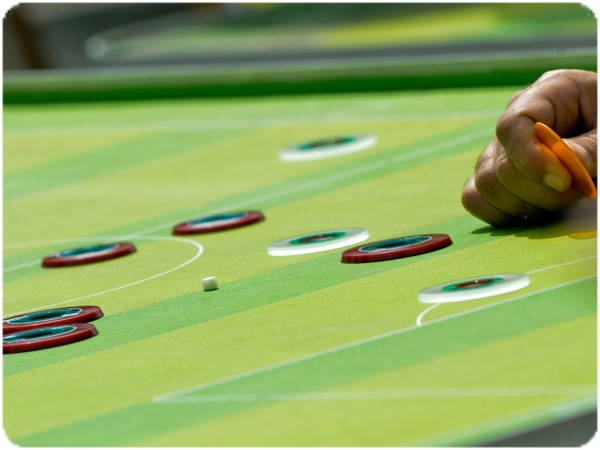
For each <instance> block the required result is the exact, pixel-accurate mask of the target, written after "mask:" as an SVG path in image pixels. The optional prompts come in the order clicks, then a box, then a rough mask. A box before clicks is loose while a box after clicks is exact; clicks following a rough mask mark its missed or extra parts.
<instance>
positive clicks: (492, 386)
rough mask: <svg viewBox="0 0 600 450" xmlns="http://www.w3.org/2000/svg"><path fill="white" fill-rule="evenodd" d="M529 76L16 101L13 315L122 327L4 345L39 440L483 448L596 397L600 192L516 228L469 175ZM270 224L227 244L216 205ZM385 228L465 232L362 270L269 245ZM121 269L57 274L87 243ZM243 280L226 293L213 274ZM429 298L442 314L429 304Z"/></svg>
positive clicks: (7, 282) (20, 439)
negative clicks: (330, 144) (363, 89)
mask: <svg viewBox="0 0 600 450" xmlns="http://www.w3.org/2000/svg"><path fill="white" fill-rule="evenodd" d="M518 88H519V87H511V88H481V89H462V90H461V89H455V90H437V91H423V92H418V91H415V92H400V93H381V94H377V93H370V94H345V95H321V96H302V97H271V98H246V99H221V100H207V99H197V100H173V101H169V100H164V101H145V102H138V103H136V102H114V103H87V104H85V103H81V104H63V105H55V104H45V105H35V106H28V105H6V106H5V109H4V305H3V315H4V317H9V316H11V315H15V314H17V313H21V312H29V311H33V310H39V309H44V308H48V307H58V306H82V305H98V306H100V307H101V308H102V309H103V311H104V313H105V317H104V318H102V319H100V320H98V321H96V322H94V323H95V324H96V326H97V328H98V331H99V335H98V336H96V337H94V338H92V339H89V340H86V341H83V342H80V343H76V344H72V345H67V346H63V347H58V348H54V349H47V350H41V351H35V352H29V353H20V354H12V355H5V356H4V427H5V431H6V433H7V435H8V437H9V438H10V439H11V440H13V441H14V442H15V443H17V444H19V445H22V446H242V445H257V446H273V445H275V446H355V445H358V446H377V445H391V446H414V445H425V446H438V445H471V444H478V443H481V442H485V441H487V440H491V439H496V438H499V437H502V436H507V435H510V434H513V433H517V432H520V431H523V430H527V429H530V428H532V427H536V426H540V425H544V424H548V423H552V422H554V421H556V420H560V419H565V418H570V417H574V416H577V415H579V414H582V413H586V412H589V411H591V410H593V409H594V408H595V407H596V376H597V373H596V353H597V352H596V296H597V293H596V273H597V267H596V254H597V252H596V239H595V238H588V239H581V236H579V238H577V237H578V236H577V235H575V236H573V234H574V233H581V232H589V231H592V230H595V229H596V222H595V213H596V212H595V205H594V204H593V203H591V202H587V201H584V202H583V203H581V204H580V206H579V207H578V208H577V210H576V211H575V212H574V213H573V215H572V216H571V217H570V218H569V219H568V220H567V221H565V222H562V223H559V224H556V225H552V226H547V227H541V228H535V229H511V230H494V229H492V228H489V227H486V226H485V224H484V223H482V222H480V221H478V220H477V219H475V218H473V217H471V216H469V215H468V214H467V213H466V212H465V211H464V210H463V208H462V206H461V204H460V193H461V190H462V186H463V183H464V182H465V180H466V179H467V178H468V177H469V175H470V174H471V172H472V169H473V164H474V161H475V159H476V157H477V155H478V154H479V153H480V152H481V150H482V148H483V147H484V145H485V144H486V143H487V142H489V140H490V139H491V137H492V135H493V132H494V126H495V123H496V121H497V119H498V117H499V115H500V114H501V113H502V111H503V109H504V107H505V105H506V102H507V101H508V99H509V98H510V96H511V95H512V94H513V93H514V91H515V90H517V89H518ZM348 133H373V134H375V135H376V136H377V138H378V143H377V145H376V146H375V147H373V148H371V149H368V150H365V151H362V152H359V153H355V154H352V155H348V156H341V157H336V158H331V159H324V160H319V161H313V162H303V163H284V162H281V161H279V160H278V157H277V155H278V152H279V150H280V149H282V148H284V147H287V146H289V145H294V144H298V143H301V142H305V141H310V140H314V139H320V138H327V137H335V136H338V135H345V134H348ZM246 209H258V210H261V211H263V212H264V214H265V216H266V221H264V222H261V223H258V224H254V225H251V226H248V227H245V228H240V229H236V230H230V231H225V232H219V233H214V234H207V235H198V236H187V237H174V236H172V235H171V233H170V230H171V227H172V226H173V225H175V224H176V223H178V222H181V221H183V220H187V219H192V218H194V217H198V216H200V215H203V214H208V213H220V212H229V211H239V210H246ZM350 227H363V228H366V229H368V230H369V233H370V236H371V238H370V240H372V241H377V240H382V239H387V238H394V237H400V236H408V235H413V234H417V233H446V234H449V235H450V236H451V237H452V239H453V241H454V244H453V245H452V246H450V247H448V248H445V249H443V250H440V251H437V252H434V253H430V254H426V255H421V256H416V257H411V258H406V259H401V260H395V261H386V262H381V263H371V264H341V263H340V254H341V250H331V251H327V252H323V253H315V254H310V255H302V256H291V257H272V256H269V255H267V252H266V248H267V246H268V244H270V243H272V242H275V241H277V240H280V239H283V238H287V237H290V236H295V235H299V234H304V233H311V232H318V231H321V230H331V229H336V228H350ZM115 240H126V241H131V242H134V243H135V244H136V246H137V248H138V252H137V253H135V254H133V255H128V256H125V257H122V258H119V259H115V260H112V261H106V262H101V263H96V264H90V265H85V266H78V267H68V268H59V269H44V268H42V267H41V266H40V261H41V258H43V257H44V256H46V255H49V254H51V253H54V252H57V251H60V250H65V249H69V248H73V247H77V246H80V245H93V244H99V243H104V242H111V241H115ZM513 272H516V273H526V274H528V275H529V276H530V278H531V285H530V286H529V287H527V288H525V289H522V290H520V291H517V292H513V293H509V294H503V295H500V296H496V297H489V298H486V299H483V300H473V301H468V302H459V303H452V304H442V305H439V306H437V307H434V308H433V309H430V310H428V308H430V305H425V304H422V303H420V302H419V301H418V300H417V294H418V292H419V291H420V290H421V289H424V288H426V287H429V286H432V285H436V284H439V283H442V282H445V281H448V282H450V281H454V280H457V279H463V278H468V277H471V276H481V275H491V274H496V273H513ZM208 276H216V277H218V279H219V284H220V288H219V290H217V291H212V292H203V291H202V289H201V279H202V278H205V277H208ZM427 310H428V311H427Z"/></svg>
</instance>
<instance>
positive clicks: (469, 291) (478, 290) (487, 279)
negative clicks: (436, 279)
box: [419, 273, 531, 303]
mask: <svg viewBox="0 0 600 450" xmlns="http://www.w3.org/2000/svg"><path fill="white" fill-rule="evenodd" d="M530 283H531V280H530V279H529V277H528V276H527V275H525V274H524V273H504V274H499V275H486V276H482V277H476V278H465V279H464V280H458V281H453V282H451V283H443V284H438V285H436V286H432V287H429V288H427V289H423V290H422V291H421V292H419V301H420V302H422V303H451V302H462V301H465V300H475V299H478V298H485V297H492V296H494V295H500V294H506V293H507V292H512V291H517V290H519V289H523V288H525V287H527V286H529V284H530Z"/></svg>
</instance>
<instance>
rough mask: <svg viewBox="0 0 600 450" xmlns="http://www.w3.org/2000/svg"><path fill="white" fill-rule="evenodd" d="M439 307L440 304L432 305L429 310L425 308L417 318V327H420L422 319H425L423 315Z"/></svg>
mask: <svg viewBox="0 0 600 450" xmlns="http://www.w3.org/2000/svg"><path fill="white" fill-rule="evenodd" d="M440 305H441V303H434V304H432V305H431V306H430V307H429V308H427V309H426V310H425V311H423V312H422V313H421V314H419V317H417V326H418V327H420V326H421V325H423V317H425V314H427V313H428V312H429V311H431V310H432V309H433V308H435V307H437V306H440Z"/></svg>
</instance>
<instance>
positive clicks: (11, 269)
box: [3, 260, 40, 273]
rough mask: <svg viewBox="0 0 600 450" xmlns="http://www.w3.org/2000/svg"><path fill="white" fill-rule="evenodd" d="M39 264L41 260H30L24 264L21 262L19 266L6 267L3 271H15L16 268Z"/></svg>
mask: <svg viewBox="0 0 600 450" xmlns="http://www.w3.org/2000/svg"><path fill="white" fill-rule="evenodd" d="M38 265H40V261H39V260H35V261H29V262H26V263H23V264H19V265H17V266H12V267H9V268H8V269H4V272H3V273H8V272H14V271H15V270H21V269H26V268H27V267H32V266H38Z"/></svg>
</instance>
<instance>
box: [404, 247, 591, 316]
mask: <svg viewBox="0 0 600 450" xmlns="http://www.w3.org/2000/svg"><path fill="white" fill-rule="evenodd" d="M596 258H597V256H589V257H587V258H581V259H576V260H573V261H569V262H566V263H561V264H555V265H553V266H548V267H542V268H540V269H535V270H531V271H529V272H527V274H529V275H531V274H532V273H539V272H543V271H545V270H550V269H556V268H557V267H563V266H568V265H570V264H575V263H578V262H582V261H589V260H590V259H596ZM464 301H470V300H464ZM445 303H446V302H439V303H434V304H433V305H431V306H429V307H428V308H427V309H426V310H424V311H423V312H422V313H421V314H419V315H418V316H417V320H416V324H417V326H421V325H423V318H424V317H425V316H426V315H427V314H428V313H429V312H430V311H431V310H433V309H434V308H436V307H438V306H440V305H443V304H445ZM455 303H460V302H455Z"/></svg>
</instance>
